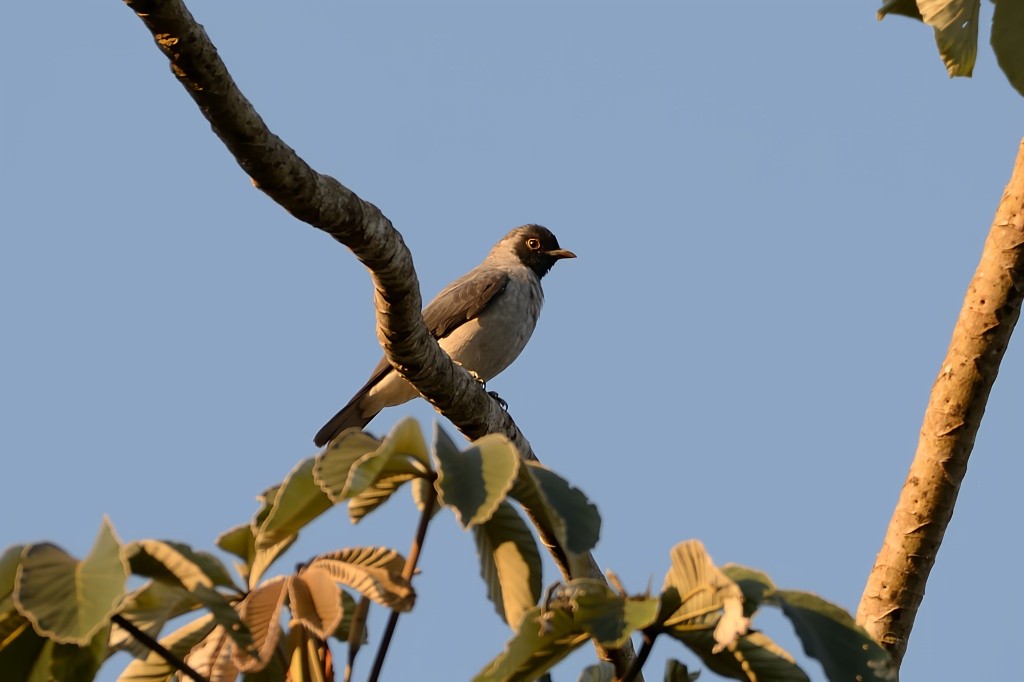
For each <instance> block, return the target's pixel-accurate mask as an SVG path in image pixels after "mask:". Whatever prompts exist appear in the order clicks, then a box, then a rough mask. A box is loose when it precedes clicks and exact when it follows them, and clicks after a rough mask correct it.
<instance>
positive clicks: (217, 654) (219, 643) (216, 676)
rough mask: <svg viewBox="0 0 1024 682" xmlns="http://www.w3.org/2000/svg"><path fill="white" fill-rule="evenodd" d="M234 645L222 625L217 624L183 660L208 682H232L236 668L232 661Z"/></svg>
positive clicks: (236, 672)
mask: <svg viewBox="0 0 1024 682" xmlns="http://www.w3.org/2000/svg"><path fill="white" fill-rule="evenodd" d="M234 653H235V645H234V643H233V642H232V640H231V637H230V636H229V634H228V633H227V632H226V631H225V630H224V627H223V626H220V625H218V626H217V627H215V628H214V629H213V631H212V632H211V633H210V634H209V635H207V636H206V638H205V639H203V640H202V641H201V642H200V643H199V644H198V645H196V646H195V647H193V648H192V651H190V652H189V654H188V656H186V657H185V662H186V663H188V664H189V665H190V666H192V667H193V668H194V669H195V670H196V672H198V673H199V674H200V675H202V676H203V677H205V678H207V680H209V682H234V680H235V679H236V678H237V677H238V672H239V671H238V668H237V667H236V666H235V661H234Z"/></svg>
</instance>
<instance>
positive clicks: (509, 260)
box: [313, 225, 576, 447]
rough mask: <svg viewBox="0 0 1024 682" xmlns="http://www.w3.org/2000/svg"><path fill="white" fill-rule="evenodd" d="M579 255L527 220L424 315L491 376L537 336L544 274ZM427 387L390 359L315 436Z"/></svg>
mask: <svg viewBox="0 0 1024 682" xmlns="http://www.w3.org/2000/svg"><path fill="white" fill-rule="evenodd" d="M575 257H576V254H574V253H573V252H572V251H566V250H565V249H563V248H561V247H559V245H558V240H557V239H556V238H555V235H553V234H551V231H550V230H548V229H547V228H546V227H541V226H540V225H523V226H522V227H517V228H516V229H514V230H512V231H511V232H509V233H508V234H506V235H505V236H504V237H503V238H502V240H501V241H500V242H498V243H497V244H495V245H494V248H492V249H491V252H490V253H488V254H487V258H485V259H484V262H483V263H481V264H480V265H478V266H476V267H475V268H473V269H472V270H470V271H469V272H467V273H466V274H465V275H463V276H462V277H460V278H458V279H457V280H455V281H454V282H452V283H451V284H449V285H448V286H446V287H445V288H444V289H442V290H441V293H439V294H438V295H437V297H436V298H434V300H433V301H431V302H430V304H429V305H428V306H427V307H426V308H424V309H423V321H424V322H426V323H427V329H428V330H429V331H430V333H431V334H432V335H433V336H434V338H435V339H437V341H438V343H439V344H440V346H441V348H443V349H444V350H445V352H446V353H448V355H449V356H451V358H452V360H455V361H456V362H458V363H459V364H460V365H462V366H463V367H465V368H466V369H467V370H469V371H470V372H473V373H475V374H476V376H477V377H478V378H479V379H480V380H481V381H490V380H491V379H493V378H494V377H495V376H497V375H498V374H499V373H500V372H501V371H502V370H504V369H505V368H506V367H508V366H509V365H511V364H512V362H513V361H514V360H515V359H516V358H517V357H519V354H520V353H521V352H523V348H525V347H526V342H527V341H529V340H530V336H531V335H532V334H533V329H534V327H536V326H537V317H538V316H539V315H540V308H541V304H542V303H543V302H544V291H543V290H542V289H541V286H540V278H541V277H543V276H544V275H546V274H547V272H548V270H550V269H551V267H552V266H553V265H554V264H555V262H556V261H558V260H559V259H562V258H575ZM418 395H419V393H418V392H417V391H416V389H415V388H414V387H413V385H412V384H410V383H409V382H407V381H406V380H405V379H403V378H402V377H401V375H399V374H398V372H396V371H395V370H394V368H393V367H392V366H391V365H390V364H388V361H387V358H382V359H381V361H380V362H379V363H377V367H376V368H374V370H373V373H372V374H371V375H370V380H369V381H367V382H366V385H365V386H363V387H362V388H361V389H359V391H358V392H357V393H356V394H355V396H353V398H352V400H350V401H348V404H347V405H345V407H343V408H341V411H340V412H338V414H336V415H334V416H333V417H331V420H330V421H329V422H327V423H326V424H324V427H323V428H322V429H320V431H319V432H318V433H317V434H316V436H315V437H314V438H313V442H314V443H316V445H317V447H322V446H324V445H326V444H327V443H328V442H330V441H331V439H333V438H334V437H336V436H337V435H338V434H340V433H341V432H342V431H344V430H345V429H348V428H352V427H357V428H363V427H364V426H366V425H367V424H368V423H369V422H370V420H371V419H373V418H374V417H376V416H377V413H379V412H380V411H381V410H382V409H384V408H385V407H391V406H393V405H401V404H402V403H405V402H408V401H410V400H412V399H413V398H415V397H417V396H418Z"/></svg>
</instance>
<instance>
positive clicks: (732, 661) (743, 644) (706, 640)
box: [672, 629, 810, 682]
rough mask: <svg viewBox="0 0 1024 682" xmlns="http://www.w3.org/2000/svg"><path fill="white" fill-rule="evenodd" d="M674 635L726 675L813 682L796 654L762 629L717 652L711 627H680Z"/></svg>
mask: <svg viewBox="0 0 1024 682" xmlns="http://www.w3.org/2000/svg"><path fill="white" fill-rule="evenodd" d="M672 636H673V637H675V638H676V639H678V640H680V641H682V642H683V643H684V644H686V645H687V646H688V647H690V649H692V650H693V652H694V653H696V654H697V655H698V656H700V658H701V660H702V661H704V663H705V664H707V666H708V668H710V669H711V670H712V671H714V672H716V673H718V674H719V675H722V676H723V677H730V678H732V679H734V680H747V681H748V682H810V678H808V677H807V674H806V673H805V672H804V671H803V670H801V669H800V667H799V666H797V664H796V663H795V662H794V660H793V657H792V656H790V655H789V653H788V652H787V651H786V650H784V649H783V648H782V647H780V646H779V645H777V644H776V643H775V642H773V641H772V640H771V639H770V638H768V636H767V635H765V634H764V633H762V632H756V631H752V632H749V633H747V634H745V635H743V636H742V637H740V638H739V639H737V640H735V641H734V642H733V643H732V644H730V645H728V646H727V647H725V648H724V649H721V650H719V651H718V652H717V653H712V652H713V651H715V648H716V643H715V639H714V635H713V634H712V632H711V631H710V630H707V629H701V630H693V631H690V632H684V631H679V630H677V631H674V632H673V633H672Z"/></svg>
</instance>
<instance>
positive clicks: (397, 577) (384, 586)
mask: <svg viewBox="0 0 1024 682" xmlns="http://www.w3.org/2000/svg"><path fill="white" fill-rule="evenodd" d="M404 567H405V558H404V557H402V555H401V554H399V553H398V552H396V551H394V550H393V549H388V548H386V547H355V548H350V549H343V550H340V551H338V552H332V553H330V554H323V555H321V556H319V557H317V558H315V559H314V560H313V561H311V562H310V563H309V568H317V569H322V570H323V571H325V572H326V573H327V574H328V575H329V576H330V577H331V580H333V581H335V582H338V583H342V584H343V585H348V586H349V587H351V588H352V589H354V590H356V591H358V592H359V593H360V594H363V595H366V596H367V597H369V598H370V599H372V600H373V601H375V602H377V603H378V604H382V605H383V606H387V607H389V608H392V609H394V610H395V611H408V610H410V609H412V606H413V603H414V601H415V599H416V595H415V593H414V592H413V589H412V586H411V585H410V584H409V582H408V581H407V580H406V579H405V578H403V577H402V569H403V568H404Z"/></svg>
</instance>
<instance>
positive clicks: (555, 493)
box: [509, 462, 601, 554]
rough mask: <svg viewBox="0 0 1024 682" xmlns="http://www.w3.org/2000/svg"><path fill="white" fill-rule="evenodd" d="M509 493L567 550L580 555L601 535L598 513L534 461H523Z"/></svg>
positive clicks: (582, 496) (594, 543)
mask: <svg viewBox="0 0 1024 682" xmlns="http://www.w3.org/2000/svg"><path fill="white" fill-rule="evenodd" d="M523 464H525V466H521V467H520V469H519V476H518V478H517V479H516V482H515V484H514V485H513V486H512V490H511V491H510V493H509V495H510V496H511V497H513V498H515V499H516V500H517V501H518V502H519V503H520V504H521V505H523V507H524V508H525V509H526V510H527V511H528V512H529V514H530V516H531V517H532V518H534V519H535V520H536V521H537V522H538V523H540V524H542V525H543V526H544V527H545V528H546V529H547V530H548V531H549V532H552V533H554V535H555V538H556V539H557V540H558V542H559V544H561V546H562V547H564V548H565V549H566V550H568V551H569V552H573V553H576V554H582V553H583V552H588V551H590V550H591V549H593V548H594V545H596V544H597V540H598V538H599V537H600V535H601V516H600V514H598V513H597V507H595V506H594V505H593V504H591V503H590V501H589V500H588V499H587V498H586V496H585V495H584V494H583V493H582V492H580V491H579V490H578V489H576V488H573V487H572V486H571V485H569V483H568V482H567V481H566V480H565V479H564V478H562V477H561V476H559V475H558V474H556V473H555V472H553V471H551V470H550V469H547V468H545V467H544V466H543V465H541V464H540V463H538V462H524V463H523Z"/></svg>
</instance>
